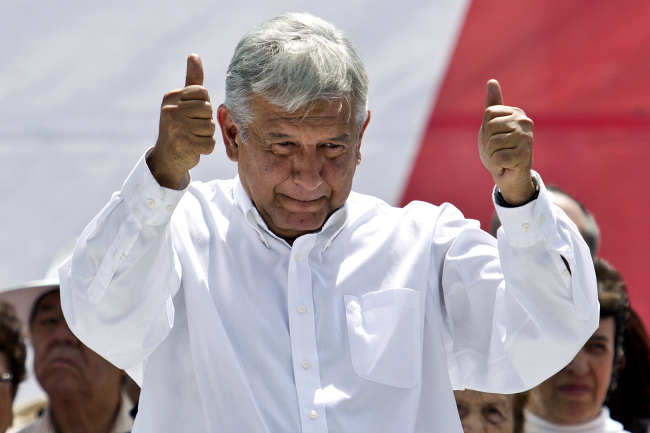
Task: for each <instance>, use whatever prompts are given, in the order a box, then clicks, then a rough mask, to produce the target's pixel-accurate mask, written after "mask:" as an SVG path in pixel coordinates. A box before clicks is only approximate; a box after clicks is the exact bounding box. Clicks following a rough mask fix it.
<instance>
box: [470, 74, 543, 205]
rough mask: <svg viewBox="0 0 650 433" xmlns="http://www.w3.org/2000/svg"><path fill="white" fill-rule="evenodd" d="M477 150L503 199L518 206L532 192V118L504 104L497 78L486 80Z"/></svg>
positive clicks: (531, 194) (524, 201) (533, 189)
mask: <svg viewBox="0 0 650 433" xmlns="http://www.w3.org/2000/svg"><path fill="white" fill-rule="evenodd" d="M478 150H479V153H480V155H481V161H483V164H484V165H485V166H486V167H487V169H488V170H489V171H490V174H492V179H494V182H495V183H496V184H497V187H498V188H499V191H500V192H501V195H502V197H503V199H504V200H505V201H506V203H508V204H510V205H513V206H518V205H521V204H524V203H526V202H527V201H528V200H530V198H531V197H532V196H533V194H534V193H535V185H534V184H533V182H532V175H531V171H530V168H531V166H532V164H533V121H532V120H530V119H529V118H528V117H526V114H525V113H524V112H523V110H521V109H519V108H515V107H508V106H505V105H503V97H502V95H501V87H500V86H499V83H498V82H497V81H496V80H490V81H488V83H487V89H486V92H485V113H484V114H483V123H482V124H481V129H480V131H479V133H478Z"/></svg>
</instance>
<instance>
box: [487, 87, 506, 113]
mask: <svg viewBox="0 0 650 433" xmlns="http://www.w3.org/2000/svg"><path fill="white" fill-rule="evenodd" d="M493 105H503V96H501V86H499V82H498V81H497V80H490V81H488V82H487V88H486V89H485V108H488V107H491V106H493Z"/></svg>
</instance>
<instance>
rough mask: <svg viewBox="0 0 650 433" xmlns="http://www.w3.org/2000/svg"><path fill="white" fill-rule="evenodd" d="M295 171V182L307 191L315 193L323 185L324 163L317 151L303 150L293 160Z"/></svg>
mask: <svg viewBox="0 0 650 433" xmlns="http://www.w3.org/2000/svg"><path fill="white" fill-rule="evenodd" d="M293 169H294V173H293V181H294V182H295V183H296V184H298V185H299V186H301V187H302V188H304V189H306V190H307V191H313V190H315V189H316V188H318V187H319V186H320V185H321V184H322V183H323V178H322V177H321V170H322V169H323V162H322V159H321V157H320V156H319V155H318V152H317V151H316V150H315V149H309V148H307V149H303V150H302V151H301V152H300V153H299V154H297V155H296V156H295V157H294V160H293Z"/></svg>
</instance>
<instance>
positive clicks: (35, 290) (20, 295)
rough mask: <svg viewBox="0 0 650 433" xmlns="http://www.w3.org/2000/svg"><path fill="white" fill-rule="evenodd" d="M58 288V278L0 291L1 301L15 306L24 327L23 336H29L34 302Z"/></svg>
mask: <svg viewBox="0 0 650 433" xmlns="http://www.w3.org/2000/svg"><path fill="white" fill-rule="evenodd" d="M58 288H59V280H58V279H57V278H51V279H47V280H36V281H30V282H28V283H23V284H19V285H17V286H11V287H7V288H4V289H2V290H0V299H2V300H5V301H7V302H9V303H10V304H12V305H13V306H14V308H15V309H16V314H17V315H18V318H19V319H20V321H21V323H22V326H23V335H29V316H30V314H31V312H32V308H34V302H36V300H37V299H39V298H40V297H41V296H43V295H44V294H45V293H48V292H51V291H53V290H57V289H58Z"/></svg>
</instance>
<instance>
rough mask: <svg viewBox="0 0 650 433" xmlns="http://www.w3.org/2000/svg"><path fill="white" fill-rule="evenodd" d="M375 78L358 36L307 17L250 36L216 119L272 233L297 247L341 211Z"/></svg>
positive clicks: (271, 24)
mask: <svg viewBox="0 0 650 433" xmlns="http://www.w3.org/2000/svg"><path fill="white" fill-rule="evenodd" d="M367 103H368V77H367V75H366V71H365V69H364V66H363V63H362V62H361V59H360V57H359V55H358V54H357V52H356V49H355V48H354V45H353V44H352V41H351V40H350V38H349V36H347V35H346V34H345V33H344V32H342V31H340V30H338V29H336V28H335V27H334V26H333V25H331V24H330V23H328V22H326V21H324V20H322V19H320V18H316V17H314V16H312V15H308V14H286V15H282V16H279V17H276V18H274V19H271V20H269V21H267V22H265V23H263V24H262V25H260V26H259V27H257V28H255V29H254V30H252V31H250V32H249V33H248V34H247V35H246V36H244V38H243V39H242V41H241V42H240V43H239V45H238V46H237V48H236V50H235V54H234V56H233V58H232V61H231V63H230V66H229V68H228V72H227V75H226V101H225V104H224V105H222V106H220V107H219V110H218V113H217V119H218V121H219V124H220V126H221V131H222V135H223V139H224V144H225V145H226V152H227V154H228V157H229V158H230V159H231V160H233V161H236V162H238V169H239V176H240V180H241V182H242V185H243V187H244V189H245V190H246V192H247V194H248V196H249V197H250V198H251V199H252V201H253V203H254V204H255V206H256V208H257V210H258V211H259V212H260V214H261V215H262V217H263V218H264V220H265V221H266V222H267V224H268V225H269V228H270V229H271V230H272V231H273V232H274V233H276V234H278V235H279V236H281V237H283V238H285V239H287V240H289V241H291V240H292V239H295V238H296V237H298V236H300V235H302V234H305V233H309V232H313V231H315V230H318V229H319V228H321V227H322V225H323V223H324V222H325V220H326V219H327V217H328V216H329V215H330V214H331V213H332V212H334V211H335V210H336V209H338V208H339V207H341V206H342V205H343V204H344V203H345V200H346V199H347V197H348V195H349V193H350V190H351V188H352V178H353V176H354V173H355V170H356V166H357V165H358V164H359V162H360V161H361V153H360V146H361V138H362V136H363V132H364V131H365V128H366V126H367V124H368V120H369V119H370V116H369V115H370V113H369V111H368V108H367Z"/></svg>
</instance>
